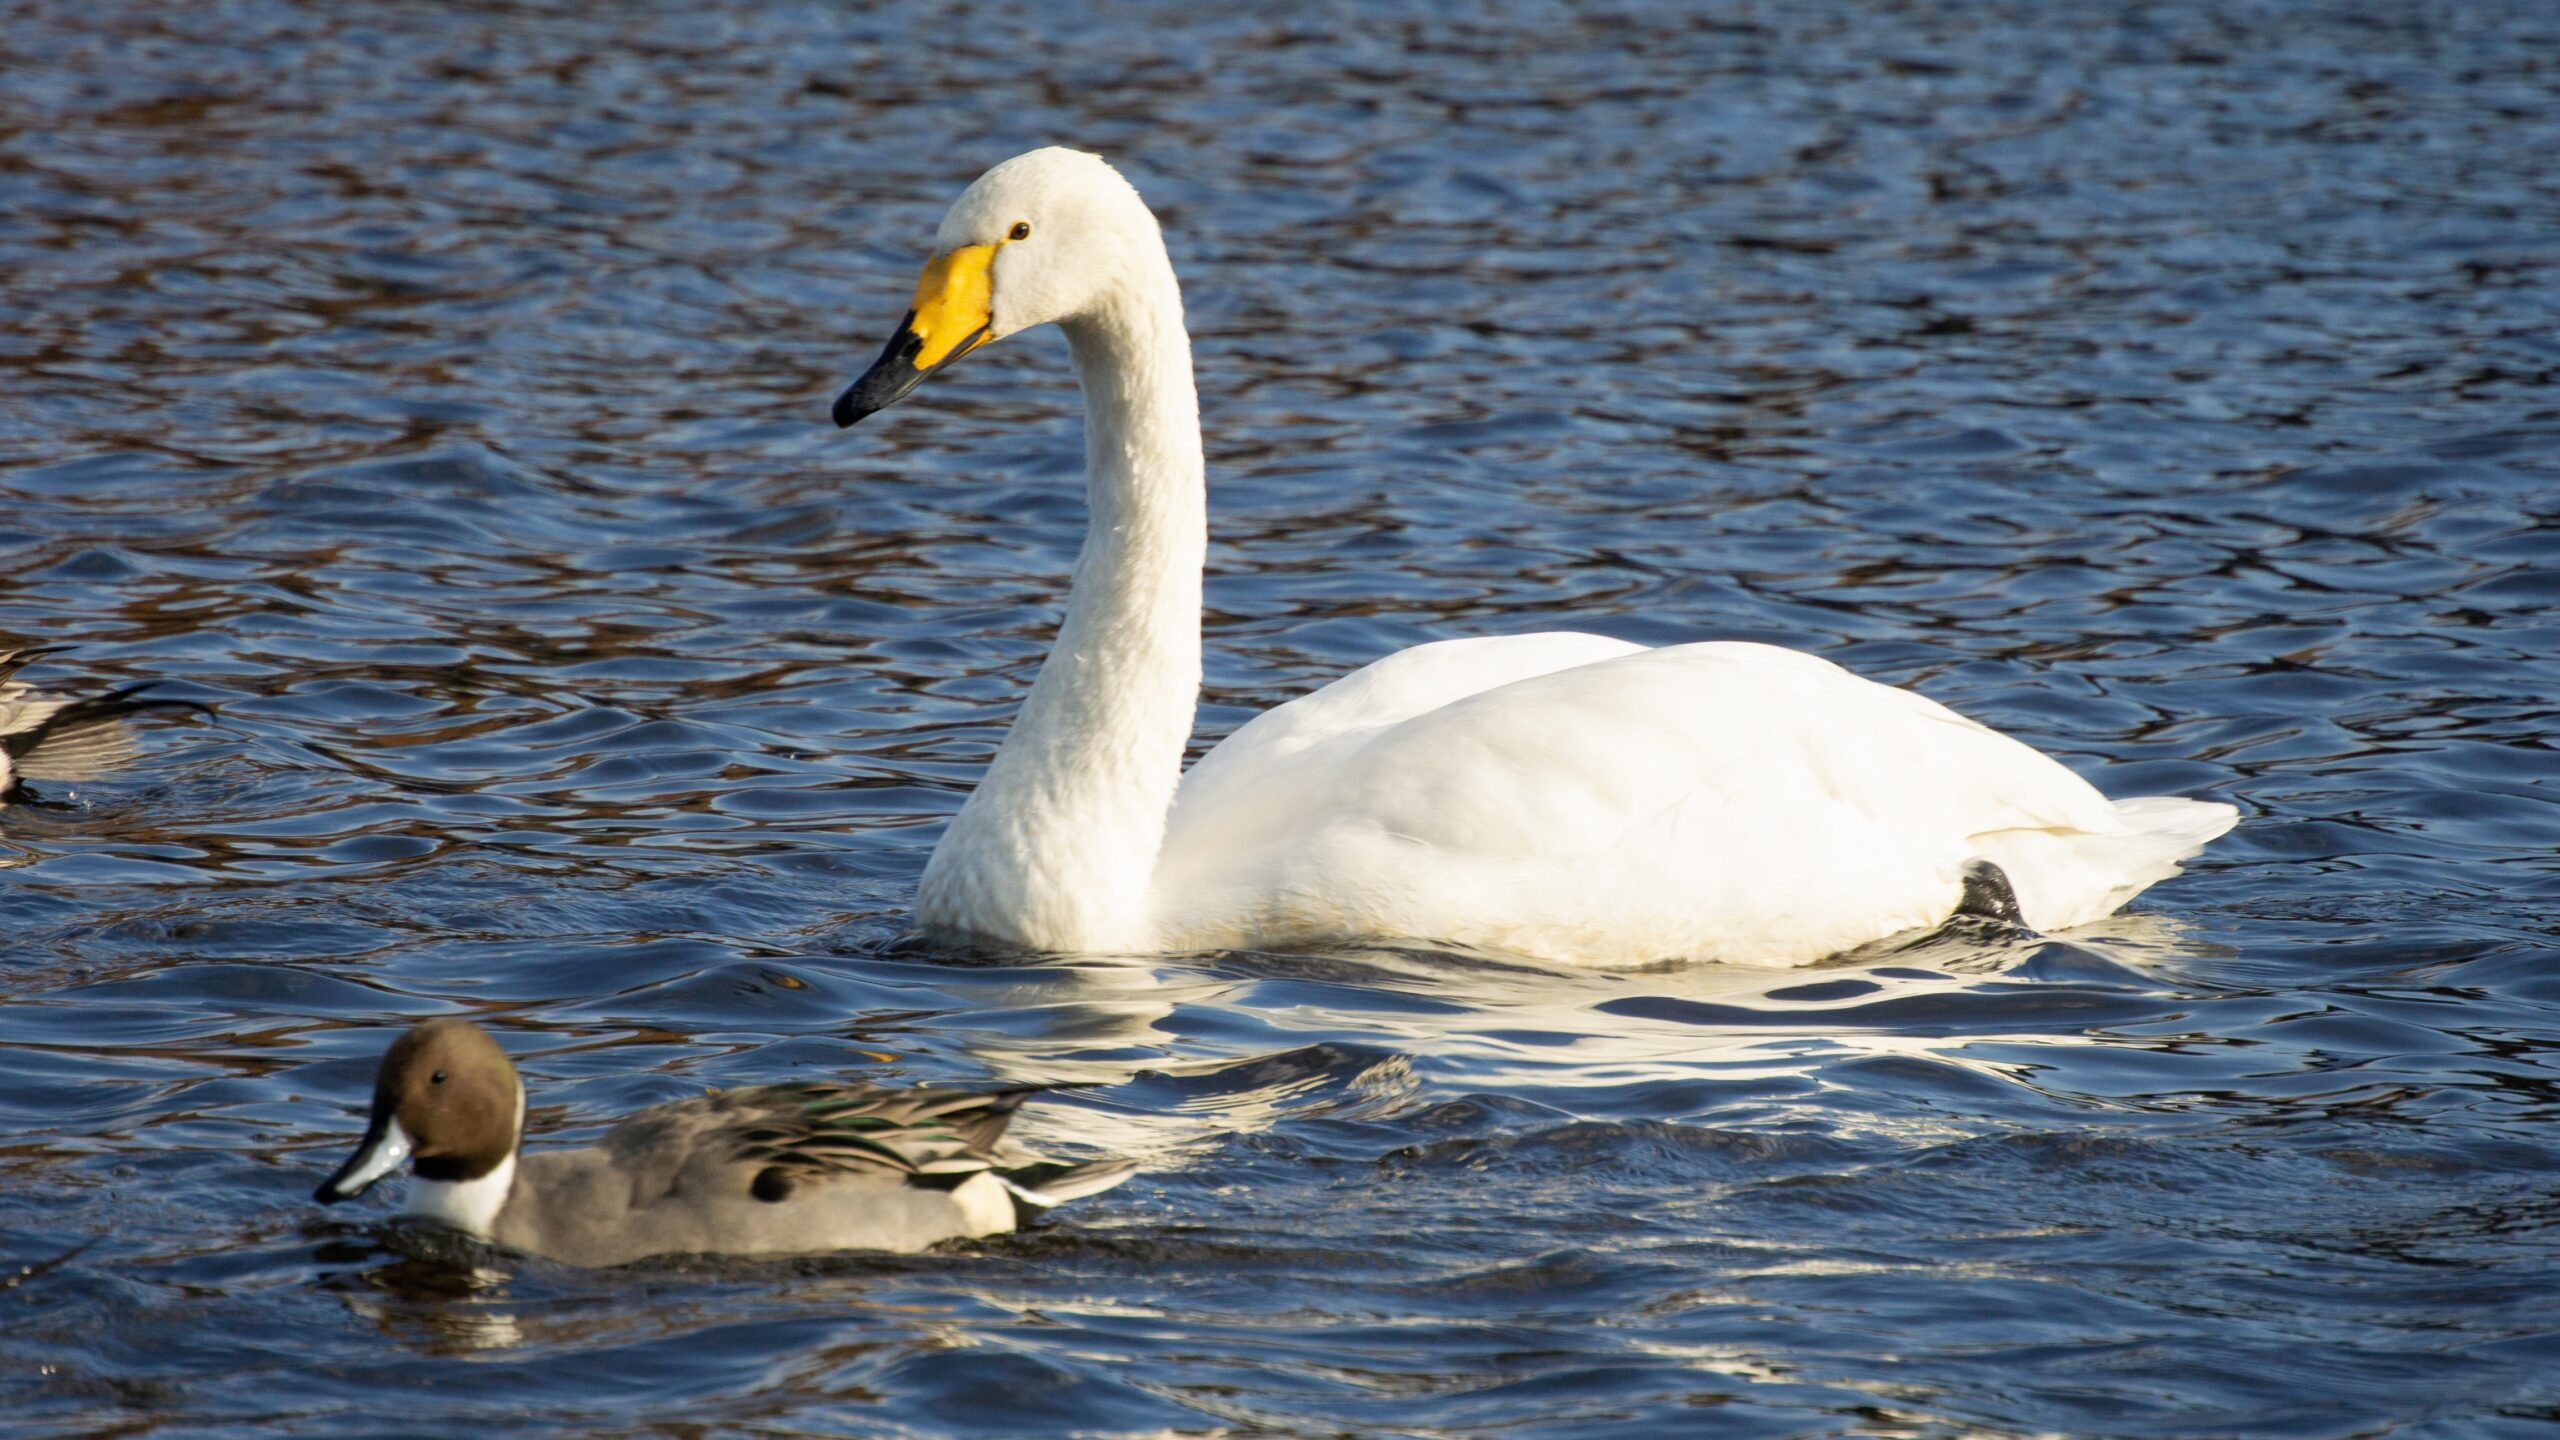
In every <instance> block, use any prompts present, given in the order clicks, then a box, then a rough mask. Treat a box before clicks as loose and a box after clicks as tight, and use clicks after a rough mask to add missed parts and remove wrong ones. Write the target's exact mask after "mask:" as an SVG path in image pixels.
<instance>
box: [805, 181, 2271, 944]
mask: <svg viewBox="0 0 2560 1440" xmlns="http://www.w3.org/2000/svg"><path fill="white" fill-rule="evenodd" d="M1053 322H1054V323H1055V324H1056V325H1058V327H1059V328H1060V329H1062V330H1064V331H1065V332H1066V336H1067V343H1068V347H1069V349H1070V351H1071V352H1072V354H1073V356H1074V361H1075V369H1076V375H1077V378H1078V380H1079V381H1080V382H1081V383H1082V385H1083V388H1084V397H1085V450H1086V467H1087V468H1086V481H1085V484H1086V493H1087V498H1088V501H1089V504H1090V506H1091V521H1090V524H1091V528H1090V529H1089V531H1088V532H1087V534H1086V537H1085V544H1084V550H1083V553H1082V554H1081V555H1080V556H1079V557H1078V558H1077V561H1076V567H1075V577H1074V582H1073V591H1072V595H1071V597H1070V599H1069V601H1068V605H1067V614H1066V620H1065V622H1064V624H1062V625H1061V626H1060V627H1059V630H1058V638H1057V643H1056V645H1055V646H1054V647H1053V648H1052V649H1051V651H1050V653H1049V658H1048V660H1047V662H1046V663H1045V664H1044V665H1042V667H1041V670H1040V677H1039V679H1038V680H1037V681H1036V682H1035V683H1034V684H1033V685H1032V687H1031V693H1030V695H1029V697H1028V698H1027V699H1025V700H1024V702H1023V705H1022V710H1021V714H1020V715H1019V717H1018V718H1016V720H1015V721H1014V724H1013V730H1012V732H1011V734H1009V735H1008V736H1007V737H1006V739H1005V742H1004V744H1003V746H1002V747H1001V748H1000V749H999V750H998V751H997V753H996V757H995V761H994V763H993V764H992V765H990V766H989V767H988V770H987V774H986V778H985V779H984V780H983V781H981V782H980V784H979V785H978V788H977V791H976V793H975V794H973V795H971V796H970V797H969V800H968V803H967V804H965V805H964V806H962V807H961V810H960V813H959V815H958V816H957V817H956V818H955V819H953V821H952V822H951V828H950V830H949V831H948V832H947V833H946V834H945V835H944V836H943V838H942V843H941V844H940V845H939V846H938V847H937V848H936V849H935V850H934V852H933V858H932V860H931V861H930V862H929V863H928V864H927V865H926V867H925V873H924V881H923V884H922V886H921V888H920V890H919V893H918V895H917V897H916V918H917V921H918V922H919V924H920V925H921V927H922V928H923V930H924V931H925V932H926V933H927V934H928V935H930V936H933V937H935V938H938V939H943V940H950V941H960V942H970V943H976V944H982V945H996V946H1004V947H1020V948H1023V949H1029V950H1040V951H1068V952H1117V953H1138V954H1155V953H1164V952H1178V951H1193V950H1206V949H1217V948H1223V947H1230V946H1252V947H1303V946H1311V945H1317V944H1322V943H1327V942H1332V941H1340V940H1350V939H1360V938H1402V939H1410V940H1421V941H1439V942H1450V943H1455V944H1460V945H1468V946H1483V947H1488V948H1491V949H1495V950H1500V951H1506V952H1510V953H1514V954H1519V955H1524V956H1528V957H1531V958H1534V959H1540V960H1546V961H1560V962H1568V963H1587V964H1613V963H1627V962H1639V961H1652V960H1664V959H1678V958H1688V959H1699V960H1718V961H1729V962H1740V963H1752V964H1776V965H1786V964H1801V963H1804V962H1807V961H1811V960H1815V959H1819V958H1821V957H1823V956H1826V955H1832V954H1836V953H1838V952H1840V951H1843V950H1847V949H1850V948H1853V947H1855V946H1858V945H1861V944H1864V943H1866V942H1868V941H1871V940H1875V939H1879V938H1881V937H1884V936H1887V935H1892V934H1896V933H1899V932H1903V931H1908V930H1915V929H1920V928H1924V927H1928V926H1934V925H1938V924H1940V923H1942V922H1944V921H1946V920H1947V919H1948V918H1949V917H1950V916H1951V915H1953V914H1955V913H1958V912H1959V911H1968V910H1969V911H1978V912H1982V913H1987V914H1996V915H2005V916H2010V917H2013V918H2022V919H2023V921H2024V922H2025V923H2026V924H2028V925H2030V926H2032V927H2034V928H2036V929H2039V930H2059V929H2064V928H2067V927H2070V926H2073V925H2079V924H2083V923H2085V922H2088V921H2091V920H2095V919H2097V918H2099V917H2100V916H2103V915H2106V914H2108V913H2109V912H2111V911H2113V910H2114V909H2116V907H2118V906H2120V905H2122V904H2124V902H2125V901H2126V900H2128V899H2130V898H2132V897H2133V896H2134V895H2135V894H2136V893H2138V892H2140V891H2141V890H2142V889H2143V888H2144V887H2145V886H2147V885H2150V884H2151V883H2152V882H2153V881H2156V880H2159V879H2162V878H2163V877H2165V876H2168V875H2170V874H2173V873H2175V872H2176V869H2177V862H2178V861H2179V860H2182V859H2184V858H2186V857H2187V856H2189V855H2192V854H2194V853H2195V852H2196V851H2197V850H2198V849H2199V848H2200V847H2202V846H2203V845H2204V843H2205V842H2206V841H2208V840H2211V839H2212V838H2213V837H2214V836H2216V835H2219V834H2221V833H2222V832H2223V831H2225V830H2227V829H2229V828H2230V827H2231V825H2232V823H2233V822H2234V821H2235V820H2236V819H2237V818H2238V816H2237V812H2236V811H2234V810H2233V809H2232V807H2230V806H2228V805H2222V804H2214V803H2208V802H2201V801H2193V800H2181V799H2172V798H2167V797H2158V796H2146V797H2143V798H2140V799H2133V800H2121V801H2114V802H2110V801H2108V800H2107V798H2106V797H2105V796H2103V795H2100V794H2099V793H2098V792H2097V791H2096V790H2095V789H2093V788H2092V787H2091V786H2090V785H2089V784H2088V783H2087V782H2086V781H2083V780H2082V779H2080V778H2079V777H2078V776H2076V775H2074V774H2072V773H2071V772H2070V771H2069V770H2067V769H2064V768H2063V767H2062V766H2061V765H2060V764H2058V763H2056V762H2055V761H2053V760H2051V759H2048V758H2047V757H2045V756H2044V755H2041V754H2039V753H2037V752H2036V751H2034V750H2032V749H2030V748H2028V747H2027V746H2025V745H2023V744H2020V743H2019V742H2017V741H2015V740H2011V739H2009V738H2007V737H2006V736H2003V735H2000V734H1998V733H1996V732H1994V731H1992V730H1989V729H1986V728H1984V727H1983V726H1981V725H1977V724H1975V723H1974V722H1972V721H1970V720H1967V719H1965V718H1964V717H1962V716H1960V715H1957V714H1956V713H1955V712H1953V711H1951V710H1948V709H1947V708H1946V707H1944V706H1942V705H1939V704H1937V703H1935V702H1934V701H1930V700H1927V699H1924V698H1922V697H1920V696H1918V695H1914V694H1911V693H1910V692H1908V691H1903V690H1896V689H1893V688H1892V687H1890V686H1885V685H1879V684H1876V683H1875V682H1873V681H1869V680H1863V679H1860V678H1859V677H1857V676H1855V675H1852V674H1850V673H1849V672H1847V671H1845V670H1842V669H1841V668H1840V667H1838V666H1836V665H1833V664H1831V663H1830V662H1828V661H1825V660H1819V659H1815V658H1814V657H1812V656H1810V655H1801V654H1797V653H1795V652H1793V651H1790V650H1784V649H1779V648H1776V647H1773V646H1768V645H1753V644H1737V643H1706V644H1694V645H1674V646H1669V647H1665V648H1662V649H1647V648H1645V647H1643V646H1640V645H1634V644H1630V643H1628V642H1626V641H1623V640H1611V639H1606V638H1603V637H1601V636H1597V635H1583V634H1574V633H1570V632H1560V633H1551V634H1538V635H1519V636H1508V637H1503V638H1498V639H1464V640H1444V641H1439V642H1436V643H1433V644H1427V645H1417V646H1415V647H1414V648H1412V649H1410V650H1406V651H1404V652H1402V653H1401V654H1396V655H1390V656H1388V657H1387V658H1386V659H1383V660H1380V661H1378V662H1376V663H1375V664H1372V665H1369V666H1368V667H1366V668H1364V669H1361V670H1358V671H1355V672H1353V673H1352V674H1350V675H1347V676H1345V677H1343V678H1342V679H1340V680H1337V681H1335V682H1334V683H1332V684H1330V685H1327V686H1325V687H1324V688H1323V689H1321V690H1318V691H1316V692H1315V693H1314V694H1312V695H1308V696H1305V697H1303V698H1301V699H1297V700H1293V701H1291V702H1289V703H1288V704H1285V705H1282V706H1280V707H1278V708H1276V709H1274V710H1271V711H1269V712H1267V713H1265V714H1263V715H1260V716H1257V717H1256V718H1255V719H1254V720H1253V721H1251V722H1250V723H1248V724H1247V725H1245V726H1244V727H1243V728H1242V729H1239V730H1237V731H1236V732H1235V733H1234V734H1232V735H1230V736H1228V737H1227V738H1226V739H1225V740H1224V741H1222V742H1220V743H1219V745H1218V746H1217V747H1216V748H1215V749H1213V750H1211V751H1210V752H1209V753H1208V754H1206V755H1204V756H1202V757H1201V759H1200V761H1199V763H1197V764H1195V765H1193V766H1192V767H1191V769H1190V772H1189V773H1188V774H1186V773H1184V772H1183V769H1182V752H1183V745H1184V741H1185V739H1186V738H1187V737H1188V736H1189V735H1190V733H1191V724H1192V712H1193V708H1194V706H1195V704H1196V703H1197V701H1198V697H1199V689H1200V571H1201V564H1202V561H1203V559H1204V557H1205V555H1206V551H1207V519H1206V510H1207V505H1206V488H1205V485H1204V480H1203V472H1202V463H1201V448H1200V411H1199V402H1198V400H1197V397H1196V395H1195V393H1194V391H1193V389H1192V379H1191V344H1190V339H1189V336H1188V335H1187V334H1186V333H1185V331H1184V329H1183V323H1182V295H1181V291H1180V289H1179V287H1178V286H1177V285H1176V284H1175V282H1174V276H1173V265H1172V262H1171V261H1170V260H1169V259H1168V258H1167V256H1166V254H1165V248H1164V239H1163V236H1162V234H1161V233H1160V232H1159V231H1158V229H1157V227H1156V220H1155V216H1154V215H1153V214H1152V213H1150V212H1149V211H1148V209H1147V207H1146V203H1145V202H1144V201H1142V200H1141V199H1140V198H1139V197H1138V193H1137V191H1136V190H1135V189H1133V188H1132V187H1131V186H1130V185H1129V183H1128V182H1127V181H1126V180H1124V179H1122V178H1121V177H1120V175H1119V173H1118V172H1117V171H1115V170H1113V169H1112V168H1111V167H1110V166H1109V165H1107V164H1105V163H1104V162H1103V161H1102V160H1101V159H1099V158H1098V157H1095V156H1092V155H1086V154H1081V153H1078V152H1076V151H1071V150H1063V149H1046V150H1035V151H1033V152H1031V153H1029V154H1027V155H1021V156H1017V157H1015V158H1014V159H1011V160H1008V161H1006V162H1004V163H1003V164H1001V165H998V166H996V167H995V168H994V169H992V170H990V171H988V172H987V173H986V174H985V175H983V176H981V177H979V179H978V181H977V183H975V184H973V185H971V186H970V187H969V188H968V190H967V191H966V192H965V193H963V194H962V195H961V197H960V199H959V201H958V202H957V203H956V204H954V205H953V206H952V207H951V211H950V213H949V214H948V215H946V216H945V217H944V218H943V221H942V228H941V230H940V232H939V233H938V234H937V235H936V237H935V245H934V254H933V258H932V260H931V261H930V262H929V263H928V264H927V265H926V266H925V268H924V274H923V278H922V279H921V280H920V281H919V282H918V283H917V286H916V295H915V308H914V309H913V311H912V312H911V313H910V314H909V315H908V316H907V318H906V320H905V321H904V322H903V323H902V324H901V325H900V326H899V327H898V331H897V333H896V334H895V335H894V336H893V337H892V338H891V339H890V341H889V344H888V347H887V348H886V349H885V350H883V351H882V353H881V355H880V358H879V360H878V362H877V363H875V364H874V365H873V366H872V367H871V369H870V370H869V372H868V373H866V374H864V375H863V377H862V378H861V379H860V380H858V381H856V382H855V383H854V384H853V385H852V387H851V388H849V389H847V390H846V391H845V392H844V395H843V396H842V397H841V398H839V399H838V400H837V401H836V404H835V420H836V423H837V424H838V425H851V424H853V423H854V422H855V421H857V420H860V419H861V418H862V417H864V416H866V415H869V414H871V413H872V412H874V411H876V410H879V409H882V408H883V407H885V406H888V405H891V404H893V403H895V402H896V401H898V400H900V399H901V398H903V397H905V396H906V395H907V394H908V393H909V392H910V391H912V390H913V389H915V387H916V385H917V384H918V383H919V382H921V381H922V380H923V379H924V377H926V376H927V375H930V374H932V373H933V372H934V371H936V370H939V369H941V368H943V367H944V366H947V365H949V364H951V363H952V362H954V361H956V360H958V359H959V358H960V357H961V356H963V355H966V354H968V353H969V352H970V351H972V350H974V349H976V348H977V347H979V346H981V345H984V344H986V343H988V342H989V341H992V340H999V339H1002V338H1003V337H1005V336H1007V335H1011V334H1013V333H1015V332H1017V331H1021V330H1028V329H1030V328H1031V327H1033V326H1035V325H1044V324H1049V323H1053Z"/></svg>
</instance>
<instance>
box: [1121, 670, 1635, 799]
mask: <svg viewBox="0 0 2560 1440" xmlns="http://www.w3.org/2000/svg"><path fill="white" fill-rule="evenodd" d="M1643 650H1644V647H1643V646H1641V645H1636V644H1633V643H1631V642H1629V641H1625V640H1612V639H1610V638H1608V637H1607V636H1604V635H1585V634H1581V633H1579V632H1575V631H1567V630H1557V631H1547V632H1543V633H1540V634H1534V635H1498V636H1487V637H1479V638H1471V639H1464V640H1436V641H1433V642H1432V643H1430V644H1428V645H1416V646H1414V647H1413V648H1412V649H1410V650H1399V651H1397V652H1396V653H1395V654H1393V655H1389V656H1387V657H1386V658H1385V659H1383V660H1377V661H1373V662H1371V663H1370V664H1367V665H1364V666H1362V667H1361V668H1359V669H1357V670H1354V671H1352V672H1351V673H1350V674H1348V675H1345V676H1343V677H1342V678H1341V679H1339V680H1336V681H1334V682H1333V683H1331V684H1329V685H1326V686H1325V687H1324V688H1322V689H1320V690H1316V691H1313V692H1311V693H1309V694H1306V695H1301V696H1299V697H1298V698H1297V699H1295V700H1291V701H1289V702H1288V703H1286V704H1283V705H1276V706H1273V707H1272V708H1271V709H1269V710H1265V711H1263V712H1262V713H1261V714H1259V715H1256V716H1255V717H1253V718H1252V719H1251V720H1249V721H1247V722H1245V724H1244V725H1242V726H1241V727H1239V728H1238V729H1237V730H1236V731H1235V733H1234V734H1231V735H1229V736H1228V737H1227V738H1226V739H1224V740H1221V741H1219V742H1218V744H1217V745H1216V746H1214V747H1212V748H1211V749H1210V751H1209V753H1207V754H1206V755H1203V756H1201V757H1200V759H1199V760H1198V761H1197V762H1196V763H1194V764H1193V765H1192V767H1191V769H1190V771H1189V772H1188V773H1187V774H1185V775H1184V776H1183V777H1182V788H1181V789H1180V791H1179V792H1177V794H1176V795H1175V798H1174V819H1173V822H1172V823H1173V828H1174V829H1175V830H1176V831H1179V830H1180V828H1181V826H1182V823H1183V816H1184V812H1185V810H1186V808H1188V809H1189V810H1190V811H1191V812H1193V813H1205V812H1206V811H1207V810H1209V809H1212V808H1215V807H1216V806H1218V805H1220V804H1222V803H1225V799H1224V797H1223V795H1222V792H1224V791H1226V790H1227V789H1228V788H1229V787H1230V786H1231V785H1235V784H1238V783H1240V782H1241V783H1242V784H1244V785H1246V786H1248V787H1249V786H1250V784H1251V783H1252V782H1253V781H1254V780H1255V779H1256V778H1258V777H1260V776H1263V775H1266V774H1268V773H1270V771H1271V768H1272V767H1274V766H1276V765H1279V764H1280V763H1281V762H1283V761H1285V760H1286V759H1288V757H1290V756H1293V755H1296V754H1299V753H1300V752H1302V751H1305V750H1307V749H1310V748H1312V747H1314V746H1318V745H1322V744H1325V743H1327V742H1329V741H1333V740H1335V739H1337V738H1339V737H1341V736H1344V735H1348V734H1374V733H1376V732H1377V731H1379V730H1380V729H1382V728H1384V727H1386V726H1390V725H1396V724H1400V723H1402V722H1404V721H1406V720H1410V719H1412V718H1413V717H1415V716H1417V715H1421V714H1425V713H1427V712H1429V711H1433V710H1438V709H1440V708H1442V707H1443V706H1446V705H1449V704H1452V703H1454V702H1456V701H1459V700H1463V699H1465V698H1466V697H1468V696H1470V695H1477V694H1481V693H1483V692H1485V691H1487V690H1492V689H1497V688H1499V687H1501V686H1504V685H1509V684H1511V683H1513V682H1515V681H1519V680H1526V679H1531V678H1534V677H1536V676H1540V675H1549V674H1553V673H1555V672H1556V671H1559V670H1569V669H1573V668H1575V667H1576V666H1581V665H1589V664H1593V663H1595V662H1597V661H1602V660H1615V659H1618V658H1620V657H1622V656H1626V655H1634V654H1640V653H1642V651H1643Z"/></svg>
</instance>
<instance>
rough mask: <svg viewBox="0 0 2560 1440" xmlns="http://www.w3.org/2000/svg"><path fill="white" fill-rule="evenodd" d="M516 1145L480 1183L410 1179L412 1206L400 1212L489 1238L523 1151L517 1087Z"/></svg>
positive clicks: (520, 1099) (520, 1094)
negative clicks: (520, 1153) (517, 1159)
mask: <svg viewBox="0 0 2560 1440" xmlns="http://www.w3.org/2000/svg"><path fill="white" fill-rule="evenodd" d="M514 1141H515V1143H514V1144H513V1145H512V1146H510V1147H509V1148H508V1150H507V1158H506V1159H504V1160H501V1161H499V1162H498V1168H496V1169H495V1170H492V1171H490V1172H489V1173H488V1174H486V1175H483V1176H481V1177H480V1178H479V1179H477V1180H429V1179H427V1178H425V1177H423V1176H418V1175H412V1176H410V1177H409V1203H408V1205H407V1206H406V1207H405V1208H404V1209H403V1210H402V1212H401V1213H403V1214H405V1215H413V1216H416V1217H417V1218H419V1219H421V1220H433V1221H436V1222H438V1223H439V1224H444V1225H450V1226H452V1227H453V1228H454V1229H456V1230H461V1231H465V1232H468V1233H469V1234H473V1235H477V1236H479V1237H480V1238H481V1239H483V1240H486V1239H488V1238H489V1233H490V1231H491V1230H492V1229H493V1228H494V1227H495V1226H496V1225H497V1223H498V1212H499V1211H500V1210H501V1209H504V1208H505V1207H506V1203H507V1193H508V1192H509V1191H511V1190H513V1189H514V1188H515V1183H516V1153H517V1152H518V1151H519V1150H522V1149H523V1148H524V1087H523V1086H521V1085H519V1086H517V1087H516V1125H515V1136H514Z"/></svg>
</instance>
